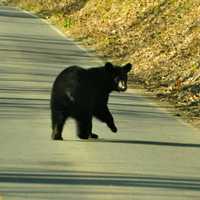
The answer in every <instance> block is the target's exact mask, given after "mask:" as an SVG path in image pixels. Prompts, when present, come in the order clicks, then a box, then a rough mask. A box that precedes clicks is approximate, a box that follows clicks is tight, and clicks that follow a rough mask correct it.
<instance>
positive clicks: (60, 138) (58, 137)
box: [51, 134, 63, 140]
mask: <svg viewBox="0 0 200 200" xmlns="http://www.w3.org/2000/svg"><path fill="white" fill-rule="evenodd" d="M51 139H52V140H63V138H62V136H61V135H57V134H55V135H54V134H52V135H51Z"/></svg>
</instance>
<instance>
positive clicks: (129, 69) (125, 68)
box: [123, 63, 132, 73]
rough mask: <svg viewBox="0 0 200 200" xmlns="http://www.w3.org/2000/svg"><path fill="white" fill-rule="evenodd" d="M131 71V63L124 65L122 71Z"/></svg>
mask: <svg viewBox="0 0 200 200" xmlns="http://www.w3.org/2000/svg"><path fill="white" fill-rule="evenodd" d="M131 69H132V64H131V63H128V64H126V65H125V66H124V67H123V70H124V71H125V72H126V73H128V72H130V71H131Z"/></svg>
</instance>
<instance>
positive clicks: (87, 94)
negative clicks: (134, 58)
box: [51, 62, 132, 140]
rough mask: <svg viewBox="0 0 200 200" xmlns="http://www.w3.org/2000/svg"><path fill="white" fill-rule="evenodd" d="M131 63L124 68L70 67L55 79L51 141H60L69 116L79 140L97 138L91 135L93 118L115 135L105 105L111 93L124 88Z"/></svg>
mask: <svg viewBox="0 0 200 200" xmlns="http://www.w3.org/2000/svg"><path fill="white" fill-rule="evenodd" d="M131 68H132V65H131V64H130V63H128V64H126V65H125V66H123V67H120V66H114V65H113V64H112V63H110V62H107V63H106V64H105V66H103V67H96V68H89V69H83V68H81V67H79V66H71V67H68V68H66V69H65V70H64V71H62V72H61V73H60V74H59V75H58V76H57V78H56V80H55V82H54V84H53V88H52V93H51V119H52V129H53V132H52V139H53V140H63V138H62V130H63V126H64V123H65V121H66V119H67V118H68V117H72V118H74V119H75V120H76V122H77V127H78V131H77V132H78V137H79V138H81V139H88V138H98V135H96V134H94V133H92V117H93V116H95V117H96V118H97V119H99V120H100V121H102V122H104V123H106V124H107V126H108V127H109V128H110V129H111V130H112V131H113V132H117V128H116V126H115V124H114V120H113V117H112V115H111V113H110V111H109V109H108V106H107V102H108V98H109V94H110V92H112V91H119V92H120V91H125V90H126V89H127V77H128V76H127V74H128V72H129V71H130V70H131Z"/></svg>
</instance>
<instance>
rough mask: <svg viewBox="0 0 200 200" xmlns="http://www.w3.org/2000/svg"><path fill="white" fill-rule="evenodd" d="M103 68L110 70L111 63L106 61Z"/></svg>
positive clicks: (111, 67)
mask: <svg viewBox="0 0 200 200" xmlns="http://www.w3.org/2000/svg"><path fill="white" fill-rule="evenodd" d="M105 68H106V70H108V71H112V69H113V64H112V63H111V62H107V63H106V64H105Z"/></svg>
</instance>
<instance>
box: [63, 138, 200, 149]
mask: <svg viewBox="0 0 200 200" xmlns="http://www.w3.org/2000/svg"><path fill="white" fill-rule="evenodd" d="M64 141H65V142H88V143H90V142H100V143H114V144H139V145H153V146H165V147H184V148H200V144H193V143H178V142H163V141H148V140H125V139H106V138H100V139H88V140H80V139H77V140H75V139H65V140H64Z"/></svg>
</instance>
